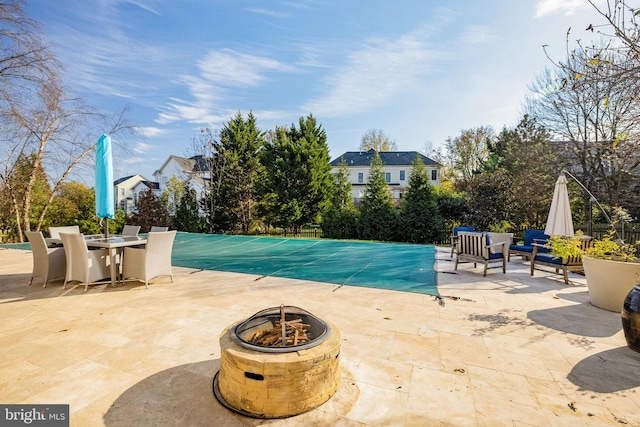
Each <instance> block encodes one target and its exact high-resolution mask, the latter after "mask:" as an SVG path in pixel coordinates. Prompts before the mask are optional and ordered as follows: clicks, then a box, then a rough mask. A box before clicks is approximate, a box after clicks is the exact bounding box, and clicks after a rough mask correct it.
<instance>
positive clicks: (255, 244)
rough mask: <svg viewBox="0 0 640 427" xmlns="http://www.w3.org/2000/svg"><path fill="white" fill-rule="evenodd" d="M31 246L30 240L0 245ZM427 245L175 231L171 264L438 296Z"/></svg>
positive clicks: (430, 248)
mask: <svg viewBox="0 0 640 427" xmlns="http://www.w3.org/2000/svg"><path fill="white" fill-rule="evenodd" d="M0 246H3V247H8V248H16V249H27V250H28V249H31V246H30V245H29V243H19V244H12V245H0ZM435 258H436V250H435V247H434V246H430V245H413V244H405V243H377V242H363V241H350V240H325V239H322V240H312V239H301V238H294V239H288V238H279V237H261V236H228V235H220V234H193V233H178V234H177V235H176V240H175V242H174V245H173V256H172V259H171V262H172V265H175V266H178V267H187V268H195V269H203V270H218V271H230V272H235V273H246V274H255V275H258V276H273V277H284V278H289V279H301V280H312V281H317V282H326V283H334V284H336V285H349V286H363V287H369V288H379V289H391V290H397V291H406V292H416V293H421V294H430V295H438V290H437V275H436V271H435Z"/></svg>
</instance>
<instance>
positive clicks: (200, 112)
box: [156, 49, 298, 125]
mask: <svg viewBox="0 0 640 427" xmlns="http://www.w3.org/2000/svg"><path fill="white" fill-rule="evenodd" d="M198 69H199V71H200V73H199V75H197V76H193V75H186V76H182V77H181V78H180V81H181V83H182V85H183V86H185V87H186V88H187V89H188V92H189V95H190V96H191V97H192V99H191V100H186V99H177V98H172V99H170V101H169V102H168V103H167V104H166V105H165V106H164V107H163V108H162V110H163V111H162V112H161V113H160V114H159V115H158V118H157V119H156V123H159V124H167V123H170V122H175V121H179V120H187V121H189V122H191V123H206V124H209V125H215V124H220V123H222V122H224V121H225V120H228V118H229V117H230V116H231V115H233V114H234V111H232V110H229V109H228V108H223V107H222V105H225V104H226V101H228V100H229V99H230V98H231V97H238V96H239V95H238V93H242V89H246V88H250V87H257V86H259V85H260V84H261V83H263V82H264V81H266V80H267V79H268V74H269V73H271V72H275V73H291V72H297V71H298V70H297V68H296V67H293V66H291V65H288V64H285V63H282V62H279V61H276V60H274V59H271V58H268V57H265V56H257V55H249V54H246V53H241V52H236V51H234V50H231V49H222V50H219V51H211V52H209V53H208V54H207V55H206V56H205V57H204V58H202V59H201V60H200V61H198Z"/></svg>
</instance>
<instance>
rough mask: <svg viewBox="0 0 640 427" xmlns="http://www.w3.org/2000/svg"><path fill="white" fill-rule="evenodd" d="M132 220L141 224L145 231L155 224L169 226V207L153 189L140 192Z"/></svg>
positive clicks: (142, 229) (142, 230) (141, 229)
mask: <svg viewBox="0 0 640 427" xmlns="http://www.w3.org/2000/svg"><path fill="white" fill-rule="evenodd" d="M131 221H132V222H133V223H134V224H136V225H139V226H140V231H141V232H143V233H147V232H148V231H149V230H151V227H152V226H154V225H157V226H164V227H168V226H169V223H170V219H169V213H168V212H167V208H166V207H165V206H164V204H162V201H160V198H159V197H157V196H156V195H155V194H154V193H153V191H151V190H146V191H143V192H142V193H140V197H139V198H138V203H136V207H135V212H134V213H133V215H131Z"/></svg>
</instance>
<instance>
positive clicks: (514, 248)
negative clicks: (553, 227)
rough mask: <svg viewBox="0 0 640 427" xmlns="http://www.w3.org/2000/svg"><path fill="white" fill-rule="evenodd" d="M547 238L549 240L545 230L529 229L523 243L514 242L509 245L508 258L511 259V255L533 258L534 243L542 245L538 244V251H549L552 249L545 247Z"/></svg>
mask: <svg viewBox="0 0 640 427" xmlns="http://www.w3.org/2000/svg"><path fill="white" fill-rule="evenodd" d="M547 240H549V236H548V235H547V234H544V230H534V229H527V230H525V231H524V242H523V243H522V244H520V243H514V244H512V245H510V246H509V254H508V256H507V259H508V260H509V261H511V255H520V256H523V257H524V258H526V259H529V258H531V256H532V254H533V248H534V244H538V245H542V246H538V253H548V252H550V250H549V249H548V248H546V247H544V244H545V243H546V242H547Z"/></svg>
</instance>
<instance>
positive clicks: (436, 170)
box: [431, 169, 438, 181]
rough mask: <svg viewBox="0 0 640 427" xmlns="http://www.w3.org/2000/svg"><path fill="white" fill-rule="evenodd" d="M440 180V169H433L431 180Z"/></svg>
mask: <svg viewBox="0 0 640 427" xmlns="http://www.w3.org/2000/svg"><path fill="white" fill-rule="evenodd" d="M437 180H438V169H432V170H431V181H437Z"/></svg>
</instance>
